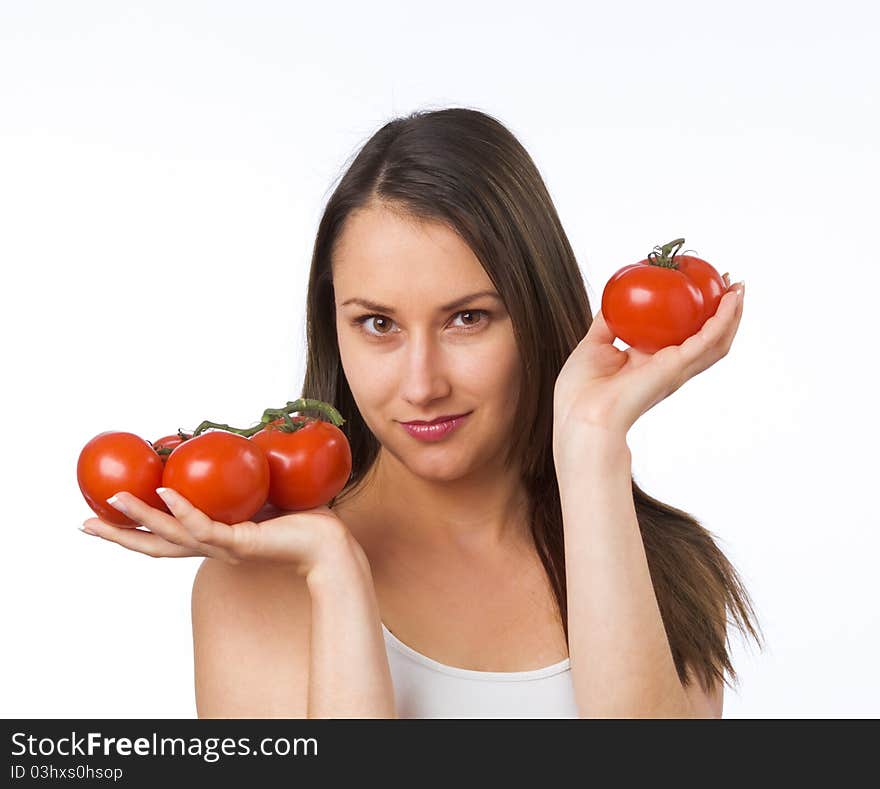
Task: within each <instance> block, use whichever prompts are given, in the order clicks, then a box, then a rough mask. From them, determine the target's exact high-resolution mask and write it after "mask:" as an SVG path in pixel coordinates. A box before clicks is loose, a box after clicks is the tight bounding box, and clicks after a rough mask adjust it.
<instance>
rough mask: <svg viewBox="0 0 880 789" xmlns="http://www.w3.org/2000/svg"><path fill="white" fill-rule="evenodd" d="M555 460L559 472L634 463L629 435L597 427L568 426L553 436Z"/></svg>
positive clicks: (591, 425) (585, 425)
mask: <svg viewBox="0 0 880 789" xmlns="http://www.w3.org/2000/svg"><path fill="white" fill-rule="evenodd" d="M553 460H554V462H555V464H556V468H557V471H558V470H560V469H563V470H564V469H567V468H569V467H575V468H580V469H582V468H583V466H584V464H589V463H600V464H603V465H605V464H608V463H614V462H618V461H620V462H627V463H629V462H630V461H631V460H632V454H631V452H630V449H629V445H628V444H627V443H626V433H625V432H623V431H621V430H618V429H613V428H606V427H600V426H598V425H593V424H579V425H576V426H574V427H571V426H567V427H566V428H565V430H564V431H558V432H554V434H553Z"/></svg>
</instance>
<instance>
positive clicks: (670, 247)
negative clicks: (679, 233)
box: [648, 238, 693, 269]
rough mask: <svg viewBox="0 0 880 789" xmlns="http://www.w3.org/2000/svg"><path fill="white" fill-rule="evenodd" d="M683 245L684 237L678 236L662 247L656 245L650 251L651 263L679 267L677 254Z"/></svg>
mask: <svg viewBox="0 0 880 789" xmlns="http://www.w3.org/2000/svg"><path fill="white" fill-rule="evenodd" d="M683 245H684V239H683V238H676V239H675V240H674V241H670V242H669V243H668V244H664V245H663V246H662V247H661V246H656V247H654V251H653V252H649V253H648V260H649V261H650V264H651V265H652V266H660V267H661V268H674V269H677V268H678V263H676V262H675V256H676V255H677V254H678V250H679V249H681V247H682V246H683ZM688 251H693V250H688ZM670 253H671V254H670ZM682 254H684V253H682Z"/></svg>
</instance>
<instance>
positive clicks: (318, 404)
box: [192, 398, 345, 438]
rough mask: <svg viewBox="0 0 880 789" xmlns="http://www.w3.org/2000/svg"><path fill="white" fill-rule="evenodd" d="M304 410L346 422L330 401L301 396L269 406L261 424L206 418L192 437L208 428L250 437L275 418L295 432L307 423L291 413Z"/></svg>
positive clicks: (331, 420)
mask: <svg viewBox="0 0 880 789" xmlns="http://www.w3.org/2000/svg"><path fill="white" fill-rule="evenodd" d="M302 411H318V412H320V413H321V414H323V415H324V416H326V417H327V420H328V421H329V422H331V423H332V424H334V425H335V426H336V427H340V426H342V425H343V424H345V419H343V418H342V414H340V413H339V411H337V410H336V409H335V408H334V407H333V406H332V405H330V403H325V402H324V401H323V400H312V399H309V398H300V399H298V400H288V401H287V404H286V405H285V406H284V407H283V408H267V409H266V410H265V411H263V416H262V417H261V419H260V422H259V424H257V425H254V426H253V427H246V428H243V427H232V425H227V424H222V423H220V422H211V421H209V420H207V419H206V420H205V421H204V422H202V423H201V424H200V425H199V426H198V427H197V428H196V429H195V430H194V431H193V434H192V437H193V438H195V437H196V436H198V435H201V434H202V433H203V432H204V431H205V430H207V429H208V428H216V429H218V430H226V431H227V432H229V433H237V434H238V435H240V436H244V437H245V438H249V437H250V436H252V435H254V434H256V433H259V432H260V431H261V430H262V429H263V428H265V427H266V425H267V424H269V422H272V421H273V420H275V419H283V420H284V422H283V424H281V425H279V428H280V429H281V430H282V431H283V432H285V433H294V432H296V431H297V430H301V429H302V428H303V427H305V426H306V423H305V422H294V421H293V420H292V419H291V418H290V414H293V413H299V412H302Z"/></svg>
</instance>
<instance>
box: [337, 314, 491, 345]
mask: <svg viewBox="0 0 880 789" xmlns="http://www.w3.org/2000/svg"><path fill="white" fill-rule="evenodd" d="M459 315H463V316H466V317H467V321H468V322H465V323H464V324H463V325H461V326H460V327H459V328H463V329H464V331H465V332H469V331H475V330H477V329H480V328H482V326H483V325H484V324H486V323H488V318H489V317H490V314H489V311H488V310H462V311H461V312H457V313H455V315H454V316H453V318H457V317H458V316H459ZM475 316H476V318H479V316H483V320H477V321H476V322H473V321H475ZM352 323H353V324H354V325H356V326H360V327H361V328H362V331H363V332H364V334H366V335H367V336H368V337H374V338H377V339H378V338H381V337H385V336H388V335H389V334H393V332H392V331H391V330H390V329H389V328H388V327H389V326H390V325H391V324H393V323H394V321H392V320H391V319H390V318H387V317H385V316H384V315H378V314H371V315H361V316H360V317H358V318H355V319H354V320H353V321H352ZM370 323H372V325H373V328H374V329H376V328H379V329H380V330H379V331H369V330H367V329H366V328H365V327H366V326H368V325H369V324H370ZM380 327H381V328H380Z"/></svg>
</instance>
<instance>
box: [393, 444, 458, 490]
mask: <svg viewBox="0 0 880 789" xmlns="http://www.w3.org/2000/svg"><path fill="white" fill-rule="evenodd" d="M400 460H401V462H402V463H404V464H405V465H406V467H407V468H408V469H409V470H410V471H412V473H413V474H417V475H418V476H420V477H422V478H423V479H430V480H435V481H437V482H452V481H454V480H456V479H459V478H461V477H463V476H465V475H466V474H467V473H468V470H469V467H470V458H468V457H464V456H463V454H462V452H461V451H460V450H459V448H457V447H447V446H443V445H442V444H434V445H431V444H424V445H422V446H416V447H409V448H408V449H407V451H406V452H404V453H403V454H402V455H401V456H400Z"/></svg>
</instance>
